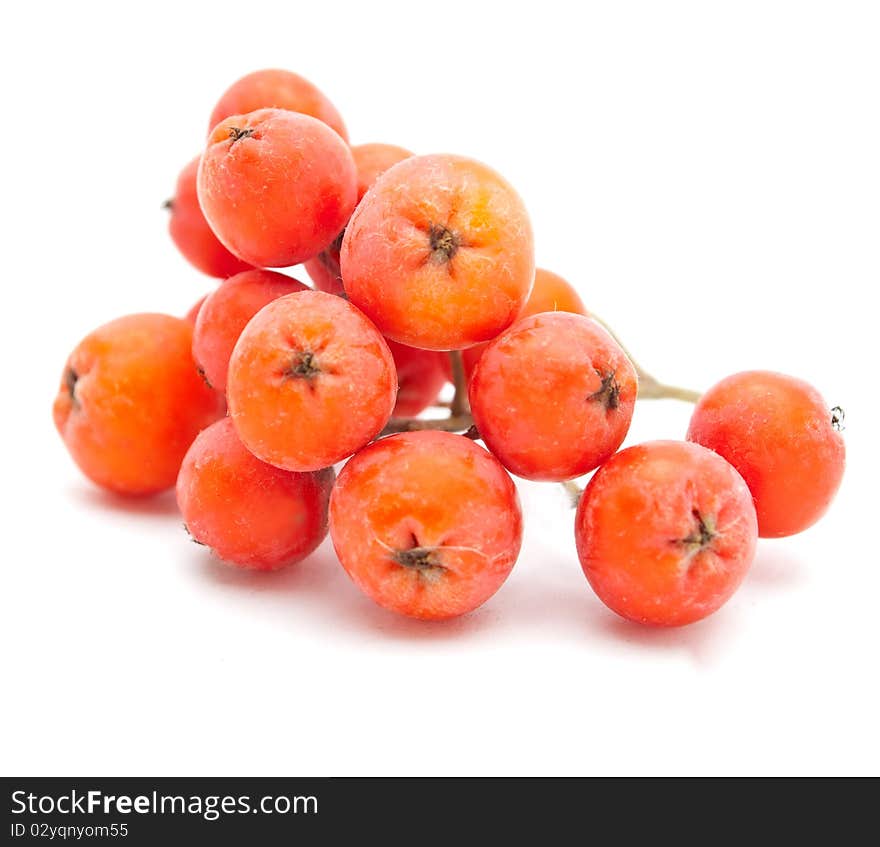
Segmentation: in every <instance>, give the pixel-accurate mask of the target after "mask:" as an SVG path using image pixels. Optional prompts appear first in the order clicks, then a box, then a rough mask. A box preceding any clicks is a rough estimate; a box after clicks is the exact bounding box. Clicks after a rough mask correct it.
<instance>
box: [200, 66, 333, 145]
mask: <svg viewBox="0 0 880 847" xmlns="http://www.w3.org/2000/svg"><path fill="white" fill-rule="evenodd" d="M257 109H287V110H288V111H291V112H301V113H302V114H304V115H311V117H313V118H316V119H317V120H319V121H322V122H323V123H325V124H327V126H329V127H331V128H332V129H334V130H335V131H336V132H337V133H338V134H339V135H340V136H341V137H342V139H343V140H345V141H348V132H347V130H346V129H345V123H344V122H343V120H342V116H341V115H340V114H339V111H338V110H337V108H336V107H335V106H334V105H333V104H332V103H331V102H330V101H329V100H328V99H327V97H326V95H325V94H324V93H323V92H321V91H320V90H319V89H318V88H317V87H316V86H315V85H314V84H312V83H311V82H309V80H307V79H305V78H304V77H301V76H300V75H299V74H295V73H293V72H292V71H285V70H281V69H279V68H266V69H265V70H261V71H254V72H253V73H249V74H247V75H245V76H243V77H242V78H241V79H239V80H236V81H235V82H234V83H232V85H230V86H229V88H227V89H226V91H224V92H223V96H222V97H221V98H220V100H219V101H218V102H217V105H216V106H215V107H214V110H213V111H212V112H211V118H210V120H209V121H208V124H209V126H208V129H209V130H211V129H213V128H214V127H215V126H217V124H219V123H220V121H222V120H224V119H225V118H228V117H229V116H230V115H245V114H247V113H248V112H255V111H256V110H257Z"/></svg>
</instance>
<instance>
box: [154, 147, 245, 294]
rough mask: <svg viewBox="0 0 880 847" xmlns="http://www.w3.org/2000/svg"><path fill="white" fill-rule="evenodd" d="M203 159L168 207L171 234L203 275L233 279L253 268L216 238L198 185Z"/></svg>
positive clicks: (180, 181) (185, 174)
mask: <svg viewBox="0 0 880 847" xmlns="http://www.w3.org/2000/svg"><path fill="white" fill-rule="evenodd" d="M200 160H201V156H196V157H195V159H193V160H192V161H191V162H190V163H189V164H188V165H187V166H186V167H185V168H184V169H183V170H182V171H181V172H180V176H179V177H178V178H177V187H176V188H175V190H174V197H172V198H171V199H170V200H169V201H168V203H167V204H166V206H167V208H168V232H169V234H170V235H171V240H172V241H173V242H174V244H175V246H176V247H177V249H178V250H179V251H180V253H181V255H182V256H183V257H184V258H185V259H186V260H187V261H188V262H189V263H190V264H191V265H192V266H193V267H194V268H198V270H200V271H201V272H202V273H203V274H207V275H208V276H214V277H219V278H225V277H228V276H232V275H233V274H237V273H240V272H241V271H246V270H247V269H248V268H250V265H249V264H248V263H247V262H243V261H242V260H241V259H239V258H238V256H234V255H233V254H232V253H230V252H229V250H227V249H226V247H224V246H223V244H221V242H220V239H218V238H217V236H216V235H214V231H213V230H212V229H211V227H210V225H209V224H208V221H207V220H205V215H204V213H203V212H202V208H201V206H199V198H198V191H197V188H196V182H197V177H198V172H199V161H200Z"/></svg>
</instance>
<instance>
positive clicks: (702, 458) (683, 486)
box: [575, 441, 757, 626]
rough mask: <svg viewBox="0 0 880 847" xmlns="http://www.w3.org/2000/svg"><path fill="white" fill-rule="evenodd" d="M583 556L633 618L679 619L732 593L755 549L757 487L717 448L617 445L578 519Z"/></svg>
mask: <svg viewBox="0 0 880 847" xmlns="http://www.w3.org/2000/svg"><path fill="white" fill-rule="evenodd" d="M575 539H576V541H577V549H578V557H579V558H580V561H581V565H582V566H583V569H584V573H585V574H586V576H587V579H588V580H589V581H590V585H592V587H593V589H594V590H595V592H596V594H598V595H599V599H600V600H602V602H603V603H605V604H606V605H607V606H608V607H609V608H611V609H612V610H613V611H615V612H617V614H619V615H622V616H623V617H625V618H629V619H630V620H633V621H637V622H638V623H643V624H651V625H654V626H681V625H683V624H688V623H693V622H694V621H698V620H700V619H701V618H704V617H706V616H707V615H710V614H711V613H712V612H714V611H715V610H716V609H718V608H719V607H720V606H722V605H723V604H724V603H725V602H726V601H727V599H728V598H729V597H730V596H731V595H732V594H733V592H734V591H735V590H736V588H737V586H738V585H739V584H740V582H741V581H742V579H743V577H744V576H745V574H746V572H747V571H748V569H749V567H750V566H751V563H752V559H753V558H754V555H755V546H756V543H757V519H756V517H755V507H754V505H753V504H752V498H751V494H750V493H749V489H748V487H747V486H746V484H745V482H744V481H743V479H742V477H741V476H740V475H739V474H738V473H737V472H736V470H735V469H734V468H733V467H732V466H731V465H729V464H728V463H727V462H726V461H724V459H722V458H721V457H720V456H718V455H716V454H715V453H712V452H711V451H709V450H706V449H705V448H703V447H700V446H699V445H698V444H688V443H687V442H684V441H652V442H649V443H647V444H639V445H637V446H635V447H630V448H628V449H626V450H622V451H621V452H620V453H617V454H616V455H615V456H613V457H612V458H611V459H609V460H608V462H606V463H605V464H604V465H602V467H601V468H599V470H598V471H597V472H596V474H595V476H594V477H593V478H592V479H591V480H590V483H589V485H588V486H587V488H586V491H584V493H583V496H582V497H581V500H580V504H579V505H578V510H577V517H576V519H575Z"/></svg>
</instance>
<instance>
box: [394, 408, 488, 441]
mask: <svg viewBox="0 0 880 847" xmlns="http://www.w3.org/2000/svg"><path fill="white" fill-rule="evenodd" d="M473 425H474V419H473V418H472V417H471V415H470V413H469V412H467V413H465V414H463V415H452V416H450V417H448V418H433V419H430V420H421V419H419V418H391V420H390V421H388V423H387V424H385V429H383V430H382V432H380V433H379V438H382V436H385V435H392V434H394V433H395V432H417V431H419V430H423V429H436V430H439V431H440V432H465V431H466V430H469V429H470V428H471V427H472V426H473Z"/></svg>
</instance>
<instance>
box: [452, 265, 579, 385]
mask: <svg viewBox="0 0 880 847" xmlns="http://www.w3.org/2000/svg"><path fill="white" fill-rule="evenodd" d="M541 312H572V313H573V314H575V315H588V314H589V312H587V309H586V306H584V303H583V300H581V298H580V295H579V294H578V293H577V291H575V289H574V287H573V286H572V285H571V283H570V282H568V281H567V280H565V279H563V278H562V277H561V276H559V274H555V273H553V271H548V270H546V269H544V268H536V269H535V284H534V285H533V286H532V293H531V294H529V299H528V300H527V301H526V304H525V306H523V309H522V311H521V312H520V313H519V315H518V316H517V320H522V319H523V318H527V317H529V316H530V315H539V314H540V313H541ZM488 346H489V345H488V342H484V343H482V344H477V345H475V346H474V347H469V348H468V349H467V350H464V351H462V362H463V363H464V373H465V376H466V377H467V379H468V380H470V378H471V376H472V375H473V373H474V368H476V366H477V362H479V361H480V356H482V355H483V351H484V350H485V349H486V347H488Z"/></svg>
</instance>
